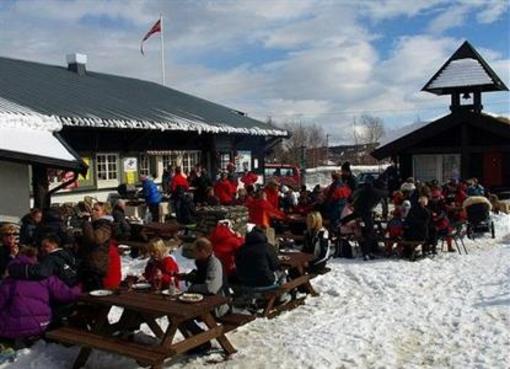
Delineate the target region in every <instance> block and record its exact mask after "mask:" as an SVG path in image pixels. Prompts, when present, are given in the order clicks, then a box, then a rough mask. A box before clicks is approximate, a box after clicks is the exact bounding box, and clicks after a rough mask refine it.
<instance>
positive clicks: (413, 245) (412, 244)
mask: <svg viewBox="0 0 510 369" xmlns="http://www.w3.org/2000/svg"><path fill="white" fill-rule="evenodd" d="M398 243H399V245H400V246H401V247H402V248H403V249H404V250H405V252H406V253H408V255H409V260H410V261H415V260H416V257H417V255H418V254H417V248H418V246H422V247H423V245H424V244H425V241H406V240H402V241H398Z"/></svg>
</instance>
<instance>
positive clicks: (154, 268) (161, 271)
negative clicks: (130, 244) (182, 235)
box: [143, 238, 179, 288]
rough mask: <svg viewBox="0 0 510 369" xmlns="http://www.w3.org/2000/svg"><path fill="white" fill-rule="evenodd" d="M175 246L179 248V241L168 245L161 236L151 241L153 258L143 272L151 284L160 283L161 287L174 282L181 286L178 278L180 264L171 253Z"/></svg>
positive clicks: (150, 251) (150, 250)
mask: <svg viewBox="0 0 510 369" xmlns="http://www.w3.org/2000/svg"><path fill="white" fill-rule="evenodd" d="M175 248H177V242H173V243H172V245H170V246H167V245H166V244H165V242H163V240H162V239H160V238H157V239H155V240H153V241H152V242H151V243H150V245H149V253H150V255H151V258H150V259H149V261H148V263H147V265H146V267H145V273H144V274H143V276H144V277H145V279H146V280H147V281H148V282H149V283H150V284H152V285H158V284H159V286H160V287H161V288H168V287H169V286H170V284H171V283H172V284H173V285H174V286H175V287H179V280H178V279H177V274H179V265H178V264H177V262H176V261H175V259H174V258H173V256H171V255H169V254H170V252H171V251H173V250H174V249H175Z"/></svg>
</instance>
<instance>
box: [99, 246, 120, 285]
mask: <svg viewBox="0 0 510 369" xmlns="http://www.w3.org/2000/svg"><path fill="white" fill-rule="evenodd" d="M121 280H122V262H121V258H120V254H119V249H118V243H117V242H115V241H110V245H109V247H108V270H107V271H106V275H105V277H104V278H103V287H104V288H106V289H116V288H119V286H120V281H121Z"/></svg>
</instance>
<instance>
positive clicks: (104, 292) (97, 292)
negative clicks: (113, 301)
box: [89, 290, 113, 297]
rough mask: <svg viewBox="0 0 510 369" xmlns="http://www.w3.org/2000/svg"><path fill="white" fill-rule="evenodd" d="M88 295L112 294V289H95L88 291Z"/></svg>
mask: <svg viewBox="0 0 510 369" xmlns="http://www.w3.org/2000/svg"><path fill="white" fill-rule="evenodd" d="M89 295H90V296H95V297H105V296H111V295H113V291H110V290H95V291H90V292H89Z"/></svg>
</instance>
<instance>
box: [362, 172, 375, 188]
mask: <svg viewBox="0 0 510 369" xmlns="http://www.w3.org/2000/svg"><path fill="white" fill-rule="evenodd" d="M378 177H379V172H361V173H360V174H358V177H357V180H358V184H359V185H362V184H363V183H365V182H366V181H367V179H368V178H372V180H373V181H375V180H376V179H377V178H378Z"/></svg>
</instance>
